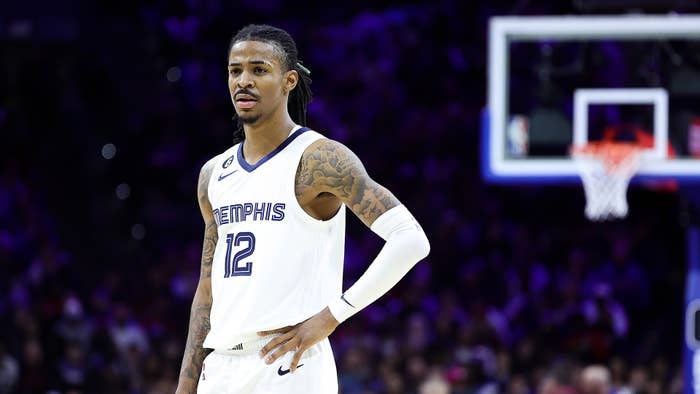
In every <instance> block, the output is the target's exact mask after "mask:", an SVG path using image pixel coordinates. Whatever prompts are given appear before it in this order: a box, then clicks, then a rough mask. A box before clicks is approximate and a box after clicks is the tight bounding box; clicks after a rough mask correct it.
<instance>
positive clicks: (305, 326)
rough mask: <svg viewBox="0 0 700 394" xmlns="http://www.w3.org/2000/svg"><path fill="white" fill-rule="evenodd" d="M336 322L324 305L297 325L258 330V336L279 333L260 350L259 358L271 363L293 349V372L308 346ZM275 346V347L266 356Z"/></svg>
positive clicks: (329, 332)
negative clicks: (320, 309) (319, 310)
mask: <svg viewBox="0 0 700 394" xmlns="http://www.w3.org/2000/svg"><path fill="white" fill-rule="evenodd" d="M338 324H340V323H338V321H337V320H336V319H335V317H333V315H332V314H331V311H330V310H329V309H328V308H327V307H326V308H324V309H323V310H322V311H321V312H319V313H317V314H315V315H313V316H312V317H310V318H309V319H307V320H305V321H303V322H301V323H299V324H297V325H294V326H287V327H284V328H279V329H276V330H270V331H260V332H258V335H260V336H265V335H270V334H280V335H279V336H277V337H275V338H273V339H272V340H271V341H270V342H268V343H267V345H265V346H264V347H263V348H262V349H261V350H260V358H265V363H266V364H272V363H273V362H275V360H277V359H278V358H280V357H282V355H284V354H286V353H287V352H289V351H294V357H292V365H290V366H289V369H290V370H291V372H294V371H296V369H297V365H298V364H299V360H300V359H301V355H302V354H303V353H304V352H305V351H306V350H307V349H308V348H310V347H311V346H313V345H315V344H317V343H318V342H320V341H322V340H323V339H325V338H326V337H328V336H329V335H330V334H331V333H332V332H333V330H335V328H336V327H338ZM275 348H277V349H276V350H275V351H274V352H273V353H272V354H270V355H269V356H267V354H268V353H269V352H270V351H272V350H273V349H275Z"/></svg>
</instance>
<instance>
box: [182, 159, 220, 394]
mask: <svg viewBox="0 0 700 394" xmlns="http://www.w3.org/2000/svg"><path fill="white" fill-rule="evenodd" d="M213 166H214V160H210V161H208V162H207V163H206V164H205V165H204V166H203V167H202V170H201V172H200V173H199V182H198V186H197V199H198V200H199V209H200V211H202V217H203V218H204V225H205V227H204V245H203V247H202V265H201V270H200V273H199V283H198V284H197V290H196V291H195V293H194V300H193V301H192V309H191V311H190V327H189V333H188V335H187V344H186V345H185V354H184V356H183V358H182V367H181V368H180V378H179V380H178V387H177V393H182V394H185V393H195V392H196V391H197V383H198V381H199V374H200V372H201V369H202V362H203V361H204V358H205V357H206V356H207V354H209V352H210V350H207V349H204V348H203V347H202V343H203V342H204V338H205V337H206V335H207V333H209V328H210V325H209V312H210V311H211V303H212V297H211V264H212V261H213V259H214V249H215V247H216V241H217V240H218V239H219V236H218V233H217V228H216V222H215V221H214V215H213V214H212V209H211V205H210V204H209V197H208V194H207V188H208V183H209V178H210V177H211V172H212V168H213Z"/></svg>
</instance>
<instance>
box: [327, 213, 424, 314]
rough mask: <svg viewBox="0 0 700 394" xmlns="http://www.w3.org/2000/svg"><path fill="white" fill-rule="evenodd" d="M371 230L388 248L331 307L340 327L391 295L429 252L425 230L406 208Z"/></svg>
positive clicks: (382, 218) (380, 219)
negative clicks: (383, 296) (354, 315)
mask: <svg viewBox="0 0 700 394" xmlns="http://www.w3.org/2000/svg"><path fill="white" fill-rule="evenodd" d="M370 228H371V229H372V231H374V232H375V233H377V234H378V235H379V236H380V237H382V238H383V239H384V240H386V244H384V247H383V248H382V250H381V251H380V252H379V254H378V255H377V257H376V258H375V259H374V261H373V262H372V264H370V266H369V267H368V268H367V271H365V273H364V274H362V276H361V277H360V279H358V280H357V282H355V284H354V285H352V286H351V287H350V288H349V289H348V290H347V291H346V292H345V293H344V294H343V295H341V296H340V297H339V298H337V299H335V300H333V301H332V302H331V303H330V305H328V309H330V311H331V314H332V315H333V317H335V319H336V320H338V322H340V323H342V322H343V321H344V320H346V319H347V318H349V317H350V316H352V315H353V314H355V313H357V312H358V311H360V310H361V309H362V308H364V307H366V306H367V305H369V304H370V303H372V302H373V301H374V300H376V299H377V298H379V297H381V296H382V295H383V294H384V293H386V292H387V291H389V289H391V288H392V287H394V285H395V284H396V283H398V281H399V280H401V278H403V276H404V275H406V273H407V272H408V271H409V270H410V269H411V267H413V266H414V265H415V264H416V263H417V262H418V261H420V260H421V259H423V258H424V257H425V256H427V255H428V252H430V244H429V243H428V238H427V237H426V236H425V233H424V232H423V229H422V228H421V227H420V225H419V224H418V222H417V221H416V219H414V218H413V215H411V213H410V212H409V211H408V209H407V208H406V207H405V206H403V205H399V206H396V207H394V208H391V209H390V210H388V211H386V212H384V213H383V214H382V215H381V216H380V217H378V218H377V219H376V220H375V221H374V223H372V226H371V227H370Z"/></svg>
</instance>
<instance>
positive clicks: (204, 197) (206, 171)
mask: <svg viewBox="0 0 700 394" xmlns="http://www.w3.org/2000/svg"><path fill="white" fill-rule="evenodd" d="M213 171H214V160H210V161H208V162H207V163H206V164H204V166H202V170H201V171H200V173H199V184H198V185H197V197H198V198H199V203H200V205H203V204H209V195H208V194H207V191H208V189H209V178H211V173H212V172H213Z"/></svg>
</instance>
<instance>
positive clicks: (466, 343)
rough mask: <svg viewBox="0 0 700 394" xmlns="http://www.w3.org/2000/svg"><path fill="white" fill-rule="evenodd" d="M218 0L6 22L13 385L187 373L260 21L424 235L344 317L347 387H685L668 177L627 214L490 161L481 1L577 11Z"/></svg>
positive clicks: (5, 354)
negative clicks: (247, 58)
mask: <svg viewBox="0 0 700 394" xmlns="http://www.w3.org/2000/svg"><path fill="white" fill-rule="evenodd" d="M225 3H226V2H223V1H216V0H209V1H195V0H185V1H177V2H164V1H146V2H142V3H141V2H105V3H101V2H95V3H90V4H83V3H76V4H75V7H77V8H70V9H64V8H61V9H58V8H56V9H53V8H50V9H48V10H44V11H43V12H47V13H50V15H51V18H52V19H51V21H53V24H51V23H48V26H47V24H46V23H43V22H46V21H47V19H46V18H43V19H42V18H41V17H36V18H33V17H29V16H27V10H24V9H23V8H22V7H23V6H22V5H16V6H14V7H16V10H15V11H14V13H13V12H11V11H12V9H11V10H10V12H8V15H7V16H3V17H1V18H0V22H2V23H0V27H3V29H4V30H3V32H2V36H0V39H2V40H3V45H2V46H0V54H1V56H2V57H3V58H5V59H7V61H6V62H2V63H0V70H2V74H3V75H5V78H3V79H2V80H1V81H0V130H1V133H2V136H3V144H2V147H0V152H1V153H2V157H0V164H1V165H2V167H0V266H2V267H3V275H2V276H0V316H2V317H3V320H4V324H2V325H1V326H0V333H1V336H0V393H15V392H16V393H46V392H51V393H170V392H174V390H175V384H176V381H177V374H178V372H179V366H180V361H181V357H182V352H183V349H184V343H185V338H186V334H187V322H188V314H189V306H190V303H191V300H192V296H193V292H194V289H195V286H196V282H197V279H198V278H197V275H198V272H199V270H198V264H199V258H200V252H201V240H202V234H203V224H202V221H201V217H200V214H199V211H198V209H197V203H196V198H195V192H196V177H197V174H198V171H199V169H200V168H201V165H202V164H203V163H204V162H205V161H206V160H207V159H208V158H210V157H212V156H213V155H215V154H217V153H219V152H222V151H224V150H225V149H226V148H227V147H228V146H229V145H230V141H231V137H232V131H233V128H234V127H235V124H234V122H233V121H232V120H231V116H232V115H233V109H232V106H231V104H230V102H229V96H228V92H227V88H226V73H225V70H226V64H225V59H226V49H227V43H228V39H229V38H230V37H231V36H232V34H233V33H235V31H236V30H237V29H238V28H240V27H242V25H243V24H245V23H249V22H260V21H264V22H267V23H270V24H273V25H278V26H280V27H283V28H285V29H287V30H288V31H289V32H290V33H291V34H292V36H293V37H295V39H296V41H297V44H298V46H299V49H300V58H301V59H302V60H303V61H304V65H305V66H307V67H308V68H309V69H311V75H312V78H313V79H314V83H313V84H312V89H313V90H314V93H315V95H316V96H315V99H314V101H313V103H312V104H311V106H310V108H309V119H310V124H309V126H311V127H312V128H315V129H317V130H319V131H320V132H322V133H324V134H326V135H327V136H328V137H331V138H334V139H337V140H339V141H341V142H343V143H345V144H346V145H348V146H349V147H350V148H351V149H353V150H354V151H355V152H356V153H357V154H358V156H359V157H360V158H361V159H362V160H363V162H364V164H365V166H366V167H367V169H368V171H369V172H370V174H371V175H372V176H373V178H375V179H376V180H377V181H379V182H380V183H382V184H384V185H385V186H387V187H388V188H389V189H390V190H392V191H393V192H394V193H395V194H396V195H397V196H398V197H399V198H400V199H401V200H402V202H403V203H405V204H406V205H407V206H408V207H409V208H410V209H411V210H412V211H413V212H414V213H415V216H416V217H417V219H418V220H419V221H420V223H421V224H422V225H423V227H424V229H425V231H426V233H427V234H428V237H429V238H430V240H431V244H432V252H431V255H430V256H429V257H428V258H427V259H426V260H425V261H423V262H421V263H419V264H418V265H417V266H416V267H415V268H414V269H413V270H412V271H411V272H410V273H409V275H408V276H407V277H406V278H405V279H404V280H403V281H402V282H401V283H400V284H399V285H398V286H397V287H396V288H394V289H393V290H391V291H390V292H389V293H388V294H387V295H385V296H384V297H382V298H381V299H380V300H378V301H377V302H376V303H374V304H373V305H371V306H369V307H368V308H366V309H365V310H363V311H362V312H361V313H360V314H358V315H356V316H354V317H353V318H351V319H349V320H348V321H347V322H345V323H344V324H342V325H341V326H339V327H338V329H337V330H336V331H335V332H334V333H333V334H332V335H331V342H332V345H333V348H334V354H335V357H336V360H337V365H338V375H339V382H340V386H341V392H342V393H343V394H369V393H408V394H412V393H415V394H471V393H474V394H477V393H478V394H490V393H508V394H529V393H543V394H574V393H576V394H579V393H580V394H599V393H600V394H603V393H618V394H627V393H650V394H651V393H680V392H681V388H682V376H681V363H680V359H681V344H682V332H683V331H682V318H683V287H684V279H685V260H684V259H685V250H684V227H683V226H682V225H681V223H683V221H681V220H679V218H678V216H679V214H678V213H679V212H680V211H682V209H681V208H682V207H680V203H679V201H678V198H677V196H676V195H675V194H670V193H652V192H648V191H645V190H642V189H633V190H632V191H631V194H630V199H631V204H630V205H631V207H632V208H631V211H632V213H631V215H630V217H629V218H628V219H627V220H626V221H624V222H615V223H608V224H591V223H588V222H586V221H585V220H584V219H583V207H584V200H583V191H582V190H579V189H578V188H568V187H556V186H548V187H535V186H529V187H520V188H508V187H494V186H488V185H484V184H483V182H482V180H481V178H480V173H479V168H478V163H479V154H478V133H477V130H478V119H479V114H480V111H481V109H482V108H481V107H482V106H483V103H484V101H485V97H484V94H485V81H484V79H485V78H484V76H485V61H486V60H485V59H486V52H485V42H486V38H485V35H486V28H485V26H486V21H487V18H488V17H489V16H490V15H494V14H503V13H509V12H516V11H517V12H524V11H528V12H532V13H546V12H552V13H555V12H562V11H568V10H567V9H558V8H556V7H557V6H541V7H535V6H532V8H531V9H517V10H513V9H511V8H508V7H509V6H507V5H506V4H507V2H500V1H496V2H492V3H490V4H489V5H486V4H460V3H458V2H447V1H444V2H441V1H437V2H432V3H430V4H410V5H402V4H399V2H397V3H396V4H387V5H385V6H381V7H380V6H377V5H370V2H366V3H367V4H364V3H363V2H358V3H357V4H354V5H346V6H342V7H337V8H336V9H334V10H328V9H326V10H325V11H323V10H319V9H315V8H314V7H308V8H300V7H297V6H291V5H283V4H282V2H279V1H275V0H267V1H255V2H253V1H242V2H241V4H240V7H241V8H240V9H244V10H245V11H246V14H245V15H241V13H240V12H238V11H239V10H240V9H234V8H232V7H231V6H229V5H227V4H225ZM465 3H466V2H465ZM78 4H79V5H78ZM36 12H41V11H38V10H37V11H36ZM324 12H325V13H324ZM321 15H323V18H321ZM465 15H468V16H469V17H468V18H467V17H465ZM56 21H59V22H60V23H59V22H56ZM347 232H348V235H347V242H346V263H345V275H344V278H345V286H344V287H345V288H347V286H348V285H349V284H351V283H353V282H354V280H355V279H357V278H358V277H359V275H360V274H361V273H362V272H363V271H364V269H365V267H366V266H367V265H368V264H369V262H371V260H372V258H373V257H374V256H375V255H376V253H377V252H378V251H379V249H380V247H381V239H379V237H377V236H376V235H374V234H373V233H372V232H371V231H369V230H368V229H366V228H364V227H363V226H362V224H361V223H360V222H359V221H358V220H355V219H351V220H349V223H348V231H347Z"/></svg>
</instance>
